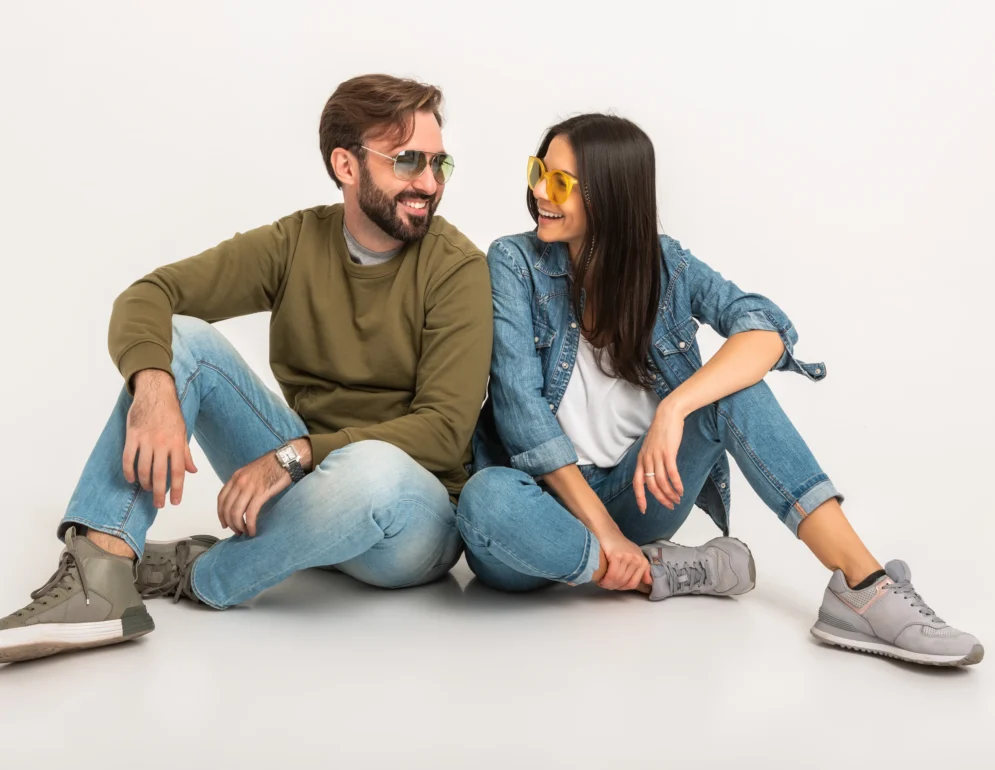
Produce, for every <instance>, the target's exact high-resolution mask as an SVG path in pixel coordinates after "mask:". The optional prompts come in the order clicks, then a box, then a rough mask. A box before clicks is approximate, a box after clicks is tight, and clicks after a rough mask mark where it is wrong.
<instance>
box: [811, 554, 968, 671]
mask: <svg viewBox="0 0 995 770" xmlns="http://www.w3.org/2000/svg"><path fill="white" fill-rule="evenodd" d="M885 572H887V573H888V574H887V576H885V577H881V578H880V579H879V580H878V581H877V582H876V583H875V584H874V585H872V586H869V587H867V588H864V589H862V590H860V591H855V590H853V589H852V588H850V587H849V586H848V585H847V582H846V578H845V577H843V573H842V572H840V571H839V570H836V572H834V573H833V576H832V578H831V579H830V581H829V587H828V588H826V594H825V598H824V599H823V600H822V606H821V607H820V608H819V620H818V621H817V622H816V624H815V625H814V626H812V635H813V636H815V637H816V638H817V639H821V640H822V641H824V642H828V643H829V644H835V645H837V646H839V647H846V648H848V649H851V650H860V651H862V652H872V653H875V654H877V655H887V656H889V657H892V658H899V659H900V660H907V661H909V662H911V663H924V664H926V665H930V666H970V665H971V664H972V663H980V662H981V659H982V658H983V657H984V656H985V649H984V647H982V646H981V642H979V641H978V640H977V638H976V637H974V636H971V634H966V633H964V632H963V631H958V630H957V629H956V628H952V627H951V626H948V625H947V624H946V623H944V622H943V621H942V620H940V619H939V618H938V617H937V616H936V613H935V612H933V610H931V609H930V608H929V607H928V606H926V603H925V602H924V601H923V600H922V597H921V596H919V594H918V593H916V591H915V589H914V588H913V587H912V572H911V571H910V570H909V565H908V564H906V563H905V562H904V561H898V560H895V561H890V562H888V563H887V564H886V565H885Z"/></svg>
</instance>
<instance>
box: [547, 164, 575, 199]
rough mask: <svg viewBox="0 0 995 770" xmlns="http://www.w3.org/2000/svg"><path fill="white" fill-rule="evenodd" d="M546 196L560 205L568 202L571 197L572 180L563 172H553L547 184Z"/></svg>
mask: <svg viewBox="0 0 995 770" xmlns="http://www.w3.org/2000/svg"><path fill="white" fill-rule="evenodd" d="M546 194H547V195H548V196H549V199H550V200H551V201H552V202H553V203H555V204H557V205H559V204H562V203H566V202H567V198H569V197H570V180H569V179H568V178H567V175H566V174H564V173H563V172H561V171H553V172H552V173H550V175H549V182H547V184H546Z"/></svg>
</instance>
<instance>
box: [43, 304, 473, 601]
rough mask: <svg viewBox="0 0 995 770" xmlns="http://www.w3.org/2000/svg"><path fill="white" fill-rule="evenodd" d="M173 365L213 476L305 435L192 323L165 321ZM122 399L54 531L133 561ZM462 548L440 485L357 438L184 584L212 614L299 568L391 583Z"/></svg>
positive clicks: (144, 522)
mask: <svg viewBox="0 0 995 770" xmlns="http://www.w3.org/2000/svg"><path fill="white" fill-rule="evenodd" d="M172 369H173V377H174V378H175V381H176V388H177V393H178V395H179V399H180V406H181V409H182V411H183V418H184V420H185V421H186V426H187V432H188V437H189V435H190V434H192V435H193V436H195V437H196V439H197V442H198V443H199V444H200V446H201V448H202V449H203V450H204V452H205V453H206V454H207V457H208V460H210V463H211V466H212V467H213V468H214V471H215V472H216V473H217V474H218V476H219V478H221V479H223V480H227V479H228V478H230V477H231V475H232V474H233V473H234V472H235V471H236V470H238V469H239V468H241V467H243V466H245V465H247V464H248V463H250V462H252V461H253V460H255V459H257V458H258V457H261V456H262V455H264V454H265V453H267V452H272V451H273V450H275V449H276V448H277V447H279V446H280V445H281V444H283V443H284V442H286V441H288V440H290V439H294V438H298V437H300V436H303V435H305V434H306V433H307V432H308V431H307V428H306V427H305V425H304V422H303V421H302V420H301V418H300V417H299V416H298V415H297V413H296V412H294V411H293V410H292V409H291V408H290V407H289V406H287V404H286V403H285V402H284V401H283V399H282V398H281V397H280V396H278V395H276V394H275V393H273V392H272V391H270V390H269V389H268V388H267V387H266V386H265V385H263V383H262V382H261V381H260V380H259V378H258V377H256V375H255V374H253V372H252V371H251V370H250V369H249V367H248V365H247V364H246V363H245V361H244V360H243V359H242V357H241V356H240V355H239V354H238V352H237V351H236V350H235V349H234V348H233V347H232V345H231V344H230V343H229V342H228V340H226V339H225V337H224V336H222V334H221V333H220V332H218V331H217V330H216V329H214V327H212V326H211V325H209V324H207V323H205V322H203V321H200V320H197V319H193V318H187V317H183V316H175V317H174V319H173V364H172ZM131 401H132V399H131V396H130V395H129V394H128V392H127V391H126V390H123V391H122V393H121V396H120V397H119V398H118V401H117V405H116V406H115V408H114V411H113V413H112V414H111V417H110V419H109V420H108V422H107V425H106V427H105V428H104V431H103V433H102V434H101V435H100V438H99V440H98V441H97V445H96V447H95V448H94V450H93V452H92V454H91V455H90V459H89V460H88V461H87V463H86V467H85V468H84V470H83V475H82V478H81V479H80V481H79V484H78V485H77V487H76V491H75V493H74V494H73V497H72V500H71V501H70V503H69V507H68V510H67V511H66V515H65V518H64V519H63V521H62V524H61V525H60V527H59V535H60V537H61V536H62V535H63V534H64V533H65V531H66V529H67V528H68V527H69V526H72V525H82V526H85V527H88V528H90V529H94V530H97V531H99V532H106V533H108V534H111V535H115V536H117V537H119V538H121V539H123V540H124V541H125V542H126V543H128V545H129V546H131V548H132V549H134V551H135V553H136V554H138V556H141V554H142V551H143V550H144V547H145V536H146V533H147V532H148V529H149V527H151V526H152V522H153V521H154V520H155V516H156V512H157V511H156V508H155V507H154V505H153V502H152V493H151V492H146V491H145V490H143V489H142V488H141V486H140V485H139V484H138V483H134V484H129V483H128V482H127V481H126V480H125V478H124V475H123V473H122V470H121V457H122V455H123V453H124V441H125V431H126V422H127V416H128V409H129V408H130V406H131ZM205 515H210V516H211V518H212V519H213V518H214V517H213V514H211V513H209V512H207V511H205ZM462 547H463V546H462V542H461V540H460V537H459V532H458V530H457V528H456V511H455V506H453V504H452V503H451V502H450V500H449V494H448V492H447V491H446V489H445V487H444V486H443V485H442V483H441V482H440V481H439V480H438V479H437V478H436V477H435V476H433V475H432V474H431V473H429V472H428V471H427V470H425V469H424V468H422V467H421V466H420V465H418V463H416V462H415V461H414V460H412V459H411V458H410V457H409V456H408V455H407V454H405V453H404V452H403V451H401V450H400V449H398V448H397V447H395V446H393V445H391V444H386V443H384V442H380V441H361V442H358V443H355V444H350V445H348V446H345V447H343V448H342V449H340V450H338V451H336V452H333V453H332V454H330V455H329V456H328V457H327V458H326V459H324V460H323V461H322V462H321V464H320V465H318V467H317V468H315V469H314V471H313V472H312V473H310V474H308V476H307V477H305V478H304V479H303V480H302V481H300V482H299V483H297V484H295V485H293V486H292V487H290V488H289V489H287V490H286V491H284V492H283V493H282V494H280V495H278V496H276V497H274V498H273V499H272V500H270V501H269V502H268V503H267V504H266V506H265V507H264V508H263V511H262V513H261V514H260V516H259V520H258V526H257V533H256V536H255V537H248V536H244V535H236V536H234V537H230V538H228V539H226V540H222V541H221V542H220V543H218V544H217V545H215V546H214V547H213V548H211V549H210V550H209V551H208V552H207V553H205V554H204V555H203V556H201V557H200V559H198V560H197V562H196V563H195V565H194V570H193V576H192V585H193V589H194V592H195V593H196V594H197V596H198V597H199V598H200V599H202V600H203V601H204V602H205V603H206V604H208V605H210V606H212V607H215V608H218V609H222V608H225V607H230V606H232V605H235V604H239V603H241V602H244V601H246V600H248V599H250V598H252V597H253V596H255V595H256V594H258V593H260V592H262V591H264V590H266V589H267V588H269V587H271V586H274V585H276V584H277V583H279V582H280V581H281V580H283V579H284V578H286V577H288V576H289V575H290V574H291V573H293V572H295V571H297V570H301V569H306V568H308V567H318V566H329V565H336V567H337V568H338V569H339V570H341V571H342V572H345V573H346V574H348V575H351V576H353V577H354V578H356V579H358V580H361V581H363V582H364V583H369V584H371V585H375V586H382V587H385V588H401V587H405V586H412V585H418V584H421V583H427V582H430V581H432V580H435V579H437V578H439V577H441V576H443V575H444V574H446V573H447V572H448V571H449V570H450V569H451V568H452V566H453V565H454V564H455V563H456V561H457V560H458V559H459V557H460V554H461V552H462Z"/></svg>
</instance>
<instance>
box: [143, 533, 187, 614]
mask: <svg viewBox="0 0 995 770" xmlns="http://www.w3.org/2000/svg"><path fill="white" fill-rule="evenodd" d="M189 559H190V543H189V542H187V541H186V540H181V541H180V542H179V543H177V544H176V565H175V568H173V569H172V570H171V571H172V576H171V577H170V578H169V580H166V581H165V582H163V583H161V584H160V585H157V586H153V587H152V588H146V589H145V590H143V591H142V598H143V599H154V598H156V597H157V596H169V595H170V594H172V597H173V604H176V603H177V602H178V601H179V600H180V597H181V596H182V595H183V589H184V588H186V582H187V575H188V574H189V572H190V567H191V566H192V565H191V564H190V563H188V562H189ZM170 566H171V567H172V566H173V565H172V564H170ZM187 593H188V594H189V595H192V594H193V592H192V591H188V592H187Z"/></svg>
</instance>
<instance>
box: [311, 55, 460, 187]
mask: <svg viewBox="0 0 995 770" xmlns="http://www.w3.org/2000/svg"><path fill="white" fill-rule="evenodd" d="M421 110H426V111H430V112H431V113H432V114H433V115H435V119H436V120H438V121H439V125H440V126H441V125H442V91H441V90H440V89H439V88H437V87H436V86H431V85H428V84H426V83H419V82H418V81H417V80H409V79H406V78H396V77H393V76H392V75H360V76H359V77H355V78H352V79H351V80H346V81H345V82H344V83H341V84H340V85H339V87H338V88H336V89H335V93H333V94H332V95H331V97H330V98H329V99H328V101H327V102H326V103H325V109H323V110H322V111H321V123H320V124H319V126H318V137H319V139H320V140H321V156H322V159H323V160H324V161H325V169H326V170H327V171H328V175H329V176H330V177H331V178H332V180H333V181H334V182H335V186H336V187H338V188H339V189H342V183H341V182H340V181H339V180H338V178H337V177H336V176H335V172H334V171H333V170H332V150H334V149H335V148H336V147H342V148H344V149H347V150H353V151H356V150H358V149H359V147H360V145H362V144H363V143H364V142H365V141H366V140H367V139H369V138H373V139H383V138H386V137H391V138H396V143H397V144H404V142H406V141H407V140H408V138H409V137H410V136H411V133H412V132H413V131H414V127H413V125H412V122H411V117H412V115H414V114H415V113H416V112H419V111H421Z"/></svg>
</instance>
